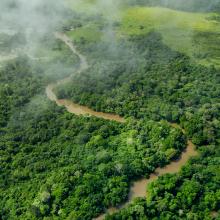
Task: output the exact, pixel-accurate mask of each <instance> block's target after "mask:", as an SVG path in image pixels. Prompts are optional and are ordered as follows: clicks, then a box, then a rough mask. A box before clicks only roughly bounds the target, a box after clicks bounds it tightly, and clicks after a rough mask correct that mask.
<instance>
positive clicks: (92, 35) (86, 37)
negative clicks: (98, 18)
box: [67, 24, 102, 43]
mask: <svg viewBox="0 0 220 220" xmlns="http://www.w3.org/2000/svg"><path fill="white" fill-rule="evenodd" d="M67 35H68V36H69V37H70V38H72V39H74V41H75V42H76V43H78V42H85V43H89V42H97V41H99V40H100V39H101V36H102V33H101V30H100V27H99V26H98V25H96V24H88V25H85V26H82V27H79V28H76V29H74V30H72V31H68V32H67Z"/></svg>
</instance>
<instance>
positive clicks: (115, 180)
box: [0, 59, 186, 219]
mask: <svg viewBox="0 0 220 220" xmlns="http://www.w3.org/2000/svg"><path fill="white" fill-rule="evenodd" d="M15 70H16V71H15ZM5 71H7V74H5ZM0 76H1V82H4V85H5V86H2V91H1V102H2V105H1V106H2V108H3V111H2V113H3V115H1V120H2V123H1V176H2V178H1V210H2V212H1V216H2V219H8V218H11V219H16V218H22V219H30V218H31V219H33V218H43V217H45V216H54V217H55V216H60V218H61V219H62V218H66V217H69V218H70V219H71V218H73V219H74V218H79V219H90V218H91V217H94V216H96V215H97V214H98V213H101V212H102V211H103V208H104V207H109V206H115V205H118V204H120V203H121V202H123V201H125V200H126V198H127V196H128V187H129V183H130V182H131V180H133V179H135V178H138V177H140V176H146V175H149V174H150V173H151V172H152V171H153V170H154V169H155V168H156V167H158V166H164V165H165V164H168V163H169V161H170V160H171V159H173V158H176V157H178V155H180V153H181V151H182V150H183V149H184V147H185V146H186V137H185V136H184V134H183V133H182V131H181V130H179V129H175V128H173V127H171V126H170V125H169V124H168V123H167V122H165V121H164V122H163V121H161V122H154V121H150V120H148V121H147V120H144V119H143V120H138V121H137V120H135V119H132V118H131V119H130V120H128V122H127V123H126V124H123V125H122V124H119V123H116V122H108V121H105V120H102V119H96V118H90V117H89V118H85V117H76V116H74V115H71V114H69V113H66V112H65V110H64V109H62V108H59V107H56V106H55V105H54V104H52V103H49V101H47V100H46V97H44V96H42V95H41V94H42V88H43V86H44V83H45V79H44V78H42V77H41V76H38V77H36V73H33V72H31V71H30V69H29V66H28V63H27V61H26V60H25V59H22V60H16V61H14V62H12V63H9V64H8V65H7V66H6V67H5V69H4V70H2V71H1V75H0ZM18 80H20V81H19V82H20V84H19V86H18V84H17V82H18ZM25 83H26V84H25ZM21 85H23V86H21ZM33 94H34V95H35V98H33V99H32V100H31V101H30V97H31V96H33ZM37 94H38V95H37ZM6 103H7V105H5V104H6ZM146 134H148V136H147V138H146V136H145V135H146ZM97 189H99V191H97ZM73 207H76V208H75V209H73Z"/></svg>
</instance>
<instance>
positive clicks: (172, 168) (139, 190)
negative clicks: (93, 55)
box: [46, 33, 198, 220]
mask: <svg viewBox="0 0 220 220" xmlns="http://www.w3.org/2000/svg"><path fill="white" fill-rule="evenodd" d="M55 37H56V38H58V39H60V40H61V41H63V42H64V43H65V44H66V45H67V46H68V47H69V48H70V49H71V51H72V52H73V53H74V54H76V55H77V56H78V57H79V58H80V67H79V69H78V74H79V73H81V72H82V71H84V70H86V69H87V68H88V62H87V59H86V57H85V56H83V55H82V54H81V53H80V52H79V51H78V50H77V49H76V47H75V46H74V44H73V42H72V40H71V39H70V38H69V37H68V36H66V35H65V34H63V33H56V34H55ZM70 79H71V76H70V77H67V78H65V79H62V80H60V81H57V82H56V83H53V84H49V85H48V86H47V88H46V95H47V97H48V98H49V99H50V100H51V101H54V102H56V104H57V105H59V106H64V107H65V108H66V109H67V111H68V112H70V113H73V114H76V115H85V116H88V115H90V116H95V117H98V118H103V119H106V120H114V121H117V122H121V123H124V122H125V119H124V118H122V117H120V116H119V115H115V114H109V113H104V112H96V111H94V110H92V109H90V108H88V107H86V106H81V105H78V104H76V103H73V102H72V101H70V100H68V99H58V98H57V96H56V94H55V93H54V89H55V88H56V86H58V85H61V84H65V83H66V82H68V81H69V80H70ZM171 125H172V126H173V127H175V128H179V129H181V130H182V131H183V133H185V131H184V130H183V129H182V128H181V127H180V126H179V125H178V124H174V123H173V124H171ZM197 154H198V152H197V151H196V150H195V146H194V144H193V143H192V142H191V141H190V140H188V142H187V147H186V150H185V151H184V152H183V153H182V155H181V157H180V158H179V159H178V160H176V161H173V162H171V163H170V164H168V165H167V166H165V167H163V168H157V169H156V170H155V172H154V173H153V174H151V175H150V177H149V178H148V179H146V178H143V179H140V180H138V181H136V182H134V183H133V185H132V186H131V188H130V193H129V198H128V201H127V202H126V203H125V204H123V205H121V206H120V207H117V208H109V209H107V210H106V212H105V214H103V215H100V216H99V217H97V218H95V220H102V219H104V218H105V215H106V214H107V213H109V214H112V213H114V212H116V211H118V210H120V209H121V208H123V207H125V206H127V205H128V204H129V203H131V202H132V200H133V199H134V198H137V197H145V196H146V195H147V191H146V188H147V186H148V184H149V183H151V182H152V181H154V180H156V179H157V178H158V177H159V176H161V175H163V174H167V173H171V174H172V173H177V172H179V171H180V169H181V167H182V166H183V165H185V164H186V162H187V161H188V160H189V158H190V157H192V156H196V155H197Z"/></svg>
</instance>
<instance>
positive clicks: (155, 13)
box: [121, 7, 220, 66]
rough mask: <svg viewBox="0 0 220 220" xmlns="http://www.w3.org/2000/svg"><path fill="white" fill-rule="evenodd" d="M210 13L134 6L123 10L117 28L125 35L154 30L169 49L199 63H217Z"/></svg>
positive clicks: (219, 52) (219, 49) (218, 33)
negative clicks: (119, 26) (160, 35)
mask: <svg viewBox="0 0 220 220" xmlns="http://www.w3.org/2000/svg"><path fill="white" fill-rule="evenodd" d="M211 17H214V14H211V13H209V14H207V13H189V12H180V11H175V10H171V9H166V8H157V7H156V8H148V7H134V8H130V9H127V10H125V11H124V12H123V18H122V25H121V31H122V33H123V34H128V35H145V34H147V33H149V32H151V31H157V32H159V33H161V34H162V36H163V41H164V43H166V44H167V45H168V46H170V47H171V48H172V49H174V50H178V51H180V52H183V53H186V54H187V55H189V56H190V57H192V58H194V59H196V61H198V62H199V63H202V64H206V65H207V64H214V65H216V66H220V23H219V21H217V20H214V19H211ZM213 36H215V37H213Z"/></svg>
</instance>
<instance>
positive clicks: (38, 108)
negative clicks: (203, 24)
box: [0, 0, 220, 220]
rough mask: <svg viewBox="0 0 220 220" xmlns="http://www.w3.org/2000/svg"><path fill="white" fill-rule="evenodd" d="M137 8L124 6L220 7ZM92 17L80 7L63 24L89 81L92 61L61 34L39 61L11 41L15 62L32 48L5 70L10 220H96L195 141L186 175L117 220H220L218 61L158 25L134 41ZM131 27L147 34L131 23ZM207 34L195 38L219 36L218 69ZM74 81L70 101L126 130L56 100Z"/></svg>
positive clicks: (3, 190)
mask: <svg viewBox="0 0 220 220" xmlns="http://www.w3.org/2000/svg"><path fill="white" fill-rule="evenodd" d="M70 2H71V1H70ZM88 2H90V4H95V3H94V2H96V1H88ZM125 2H126V4H125V3H124V5H123V6H124V7H125V6H126V7H133V6H136V5H138V7H146V6H160V7H162V6H163V7H168V8H172V9H177V10H181V11H192V12H195V11H197V12H198V11H199V12H210V11H211V12H213V11H214V12H216V11H218V7H219V2H218V1H214V0H213V1H210V2H209V3H207V2H205V1H202V0H194V1H186V4H184V5H183V4H180V3H179V1H177V0H175V4H173V3H174V1H172V0H170V1H141V0H140V1H139V0H136V1H135V0H127V1H125ZM48 4H49V3H48ZM74 6H75V5H74ZM13 7H14V6H13ZM97 7H98V6H97ZM40 8H41V7H39V10H40ZM48 10H49V9H48ZM83 10H85V9H83ZM83 10H82V9H80V10H79V11H80V12H76V11H74V10H73V11H71V10H68V11H67V13H66V14H67V15H68V16H67V17H68V20H65V21H63V22H62V27H61V28H60V26H59V28H60V29H61V30H62V31H63V32H65V33H66V34H67V35H68V36H69V37H71V38H72V42H73V43H74V45H76V47H77V49H78V50H79V51H80V52H81V53H82V54H83V55H85V56H86V58H87V60H88V63H89V67H88V69H86V70H84V71H83V72H81V73H80V74H78V72H77V69H78V68H79V67H80V57H78V56H77V55H75V54H74V53H73V52H72V51H71V50H70V48H69V47H68V46H67V45H66V44H65V43H64V42H62V41H61V40H58V39H55V37H54V34H53V33H48V34H47V35H46V36H44V37H41V38H40V39H38V42H37V43H35V47H36V49H35V50H34V53H33V54H29V52H27V51H26V50H25V49H24V48H25V44H26V43H27V42H26V40H25V37H24V36H25V35H24V34H22V33H17V34H16V35H12V36H9V35H7V34H2V35H0V40H1V41H2V42H4V43H1V44H0V49H1V50H2V51H3V52H4V53H10V52H13V48H17V47H22V48H23V51H22V52H20V51H19V53H17V58H14V59H13V60H11V61H7V62H5V63H4V65H3V66H2V67H0V220H8V219H10V220H11V219H12V220H14V219H22V220H23V219H25V220H26V219H30V220H31V219H42V220H49V219H69V220H91V219H93V218H95V217H98V216H99V215H100V214H102V213H104V212H106V210H107V209H108V208H110V207H119V208H120V205H122V204H124V203H125V202H126V201H127V200H128V198H129V191H130V187H131V186H132V183H133V182H134V181H136V180H139V179H141V178H148V177H149V176H150V174H152V173H153V172H154V171H155V170H156V169H157V168H158V167H164V166H166V165H168V164H170V163H171V162H172V161H174V160H178V159H179V158H180V156H181V153H182V152H183V151H184V150H185V149H186V147H187V142H189V140H191V141H192V142H193V144H195V146H196V150H197V151H198V152H199V154H198V156H195V157H193V158H191V159H190V160H189V161H188V163H187V164H185V165H184V166H183V167H182V169H181V171H180V172H179V173H177V174H166V175H163V176H160V177H159V178H158V179H157V180H156V181H153V182H152V183H151V184H150V185H149V186H148V187H147V188H146V190H147V196H146V197H145V198H137V199H135V200H134V201H131V203H130V204H128V206H126V207H123V208H122V209H120V210H118V212H116V213H114V214H111V215H110V214H107V215H106V216H105V219H107V220H127V219H129V220H139V219H140V220H147V219H170V220H176V219H192V220H194V219H198V220H203V219H207V220H208V219H219V218H220V175H219V173H220V70H219V66H218V63H217V64H216V65H214V64H213V62H211V61H210V63H209V62H208V61H209V60H208V59H207V60H206V63H205V65H202V64H201V63H200V62H197V61H196V60H195V59H192V57H191V56H190V55H188V54H184V53H183V52H182V51H179V50H175V49H174V48H171V47H170V46H169V45H168V44H166V41H164V35H163V34H162V33H161V32H160V31H158V30H157V29H156V28H155V29H152V30H150V31H147V32H142V31H143V30H145V28H146V27H145V26H144V25H139V24H138V25H139V26H138V29H139V30H140V34H137V33H139V32H137V31H136V33H135V34H129V33H128V32H126V31H124V30H123V27H122V26H123V24H122V23H123V19H122V20H114V19H110V18H109V17H107V18H106V17H105V16H104V15H103V14H99V13H95V14H94V13H91V14H90V13H88V11H89V10H88V11H86V12H85V13H83V12H82V11H83ZM120 10H124V8H123V9H120ZM152 10H154V9H152ZM56 13H58V12H56ZM175 13H179V12H178V11H175ZM181 13H182V12H181ZM216 16H217V15H216V14H215V22H214V23H217V20H216V19H217V17H216ZM65 19H66V17H65ZM120 22H121V23H120ZM141 22H142V20H141ZM217 27H218V26H217ZM128 28H130V29H132V28H133V29H135V27H133V26H132V25H131V24H129V23H128ZM60 29H58V30H57V29H56V30H55V31H61V30H60ZM122 30H123V31H122ZM204 30H205V29H203V31H204ZM203 31H202V32H199V31H198V32H196V33H193V41H194V40H195V39H197V40H198V41H199V42H200V43H201V44H202V43H204V44H205V46H207V42H205V39H209V40H210V39H213V40H212V41H210V44H211V47H212V48H211V50H212V51H214V52H213V53H212V56H214V57H215V55H216V57H215V58H216V59H217V61H218V54H219V48H218V45H216V42H218V37H219V33H218V30H215V32H208V31H204V32H203ZM196 34H197V35H196ZM196 36H197V37H196ZM201 36H203V37H201ZM206 36H207V37H206ZM214 36H216V37H214ZM199 37H201V38H202V40H201V39H198V38H199ZM177 41H178V40H177ZM174 44H175V43H174ZM200 46H201V45H200ZM215 46H216V47H215ZM20 50H21V49H20ZM207 56H208V55H207ZM207 63H208V64H209V65H207ZM68 75H72V77H71V79H70V80H69V81H68V82H67V83H65V84H64V83H61V84H58V86H57V87H56V88H55V92H56V94H57V96H58V98H59V99H68V100H71V101H73V102H74V103H78V104H81V105H84V106H88V107H90V108H92V109H93V110H95V111H98V112H99V111H102V112H107V113H114V114H118V115H120V116H122V117H124V118H125V119H126V121H125V122H124V123H119V122H116V121H109V120H104V119H101V118H97V117H94V116H89V115H87V116H77V115H75V114H71V113H69V112H68V111H67V109H66V108H64V107H61V106H57V104H56V103H55V102H51V101H50V100H49V99H48V97H47V96H46V94H45V88H46V87H47V85H48V84H50V83H54V82H55V81H56V80H60V79H63V78H65V77H67V76H68ZM174 123H175V124H178V125H179V126H180V127H179V126H174ZM181 128H182V129H181Z"/></svg>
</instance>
